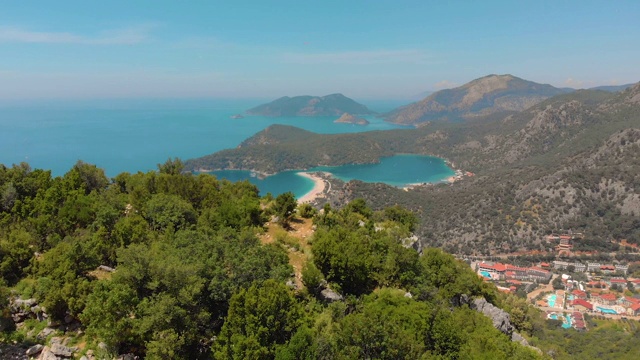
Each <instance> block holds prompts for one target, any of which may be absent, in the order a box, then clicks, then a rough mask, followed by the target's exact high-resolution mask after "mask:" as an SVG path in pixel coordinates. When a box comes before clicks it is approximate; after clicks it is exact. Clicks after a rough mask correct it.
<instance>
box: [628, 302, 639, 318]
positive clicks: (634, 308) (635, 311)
mask: <svg viewBox="0 0 640 360" xmlns="http://www.w3.org/2000/svg"><path fill="white" fill-rule="evenodd" d="M627 314H629V315H631V316H640V304H633V305H631V306H630V307H628V308H627Z"/></svg>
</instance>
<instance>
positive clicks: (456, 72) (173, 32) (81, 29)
mask: <svg viewBox="0 0 640 360" xmlns="http://www.w3.org/2000/svg"><path fill="white" fill-rule="evenodd" d="M639 13H640V3H639V2H637V1H617V2H615V3H610V2H604V1H565V2H561V3H558V2H556V1H528V2H518V3H513V2H511V1H490V2H480V3H464V4H461V3H441V2H425V1H404V2H396V3H389V2H367V1H350V2H342V1H340V2H339V1H325V2H323V3H322V4H316V5H314V6H310V5H308V4H304V3H301V2H299V1H280V2H278V3H277V5H272V4H267V3H264V2H257V1H238V2H233V3H228V2H217V1H194V2H190V3H189V4H188V5H184V4H179V3H175V2H170V1H137V2H135V3H131V2H128V1H110V2H108V3H93V2H91V3H87V2H86V1H79V0H66V1H60V2H56V3H55V5H50V6H41V5H39V4H30V3H27V2H15V3H14V2H9V3H6V4H3V11H2V13H0V58H1V59H2V60H0V82H1V83H2V84H3V86H2V87H0V101H5V102H6V101H14V100H18V99H114V98H115V99H122V98H156V99H167V98H227V99H247V98H248V99H274V98H277V97H281V96H285V95H287V96H295V95H303V94H308V95H326V94H331V93H343V94H345V95H346V96H348V97H351V98H354V99H357V100H365V99H371V100H415V99H416V97H417V96H418V95H419V94H422V93H424V92H426V91H437V90H440V89H444V88H451V87H455V86H459V85H462V84H464V83H466V82H469V81H471V80H473V79H476V78H479V77H482V76H486V75H488V74H512V75H514V76H517V77H520V78H523V79H526V80H531V81H535V82H538V83H543V84H551V85H553V86H556V87H572V88H591V87H595V86H601V85H621V84H627V83H635V82H637V81H640V69H638V67H637V63H638V60H639V59H640V48H638V47H636V46H634V45H633V44H635V43H636V42H637V39H638V37H639V36H640V27H638V26H637V14H639ZM96 15H97V16H96Z"/></svg>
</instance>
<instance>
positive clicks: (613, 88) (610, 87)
mask: <svg viewBox="0 0 640 360" xmlns="http://www.w3.org/2000/svg"><path fill="white" fill-rule="evenodd" d="M633 85H634V84H625V85H604V86H596V87H592V88H590V89H589V90H602V91H606V92H620V91H623V90H626V89H628V88H630V87H632V86H633Z"/></svg>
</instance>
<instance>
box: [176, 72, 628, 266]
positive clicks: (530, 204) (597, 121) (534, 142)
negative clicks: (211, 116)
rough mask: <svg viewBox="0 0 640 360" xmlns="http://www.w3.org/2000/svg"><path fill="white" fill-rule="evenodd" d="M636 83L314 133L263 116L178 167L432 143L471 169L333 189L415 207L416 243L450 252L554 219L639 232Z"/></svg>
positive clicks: (264, 165)
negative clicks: (218, 147) (412, 185)
mask: <svg viewBox="0 0 640 360" xmlns="http://www.w3.org/2000/svg"><path fill="white" fill-rule="evenodd" d="M639 126H640V84H635V85H634V86H632V87H630V88H628V89H627V90H625V91H623V92H620V93H614V94H612V93H607V92H603V91H593V90H583V91H576V92H574V93H571V94H565V95H560V96H556V97H553V98H550V99H548V100H545V101H543V102H542V103H540V104H538V105H535V106H533V107H531V108H529V109H527V110H525V111H523V112H520V113H516V114H511V115H509V116H506V117H505V116H497V115H491V116H487V117H485V118H484V119H483V120H482V121H476V122H473V123H471V124H443V123H433V124H430V125H429V126H424V127H421V128H418V129H411V130H391V131H377V132H367V133H358V134H335V135H321V134H313V133H309V132H306V131H304V130H299V129H293V128H290V127H284V126H279V125H274V126H272V127H270V128H268V129H266V130H264V131H263V132H260V133H258V134H256V135H255V136H254V137H252V138H250V139H248V140H247V141H245V142H244V143H243V144H241V146H240V147H239V148H237V149H231V150H224V151H221V152H218V153H215V154H212V155H209V156H206V157H202V158H198V159H193V160H189V161H187V163H186V165H187V169H189V170H193V169H200V168H204V169H218V168H236V169H252V170H258V171H263V172H267V173H273V172H277V171H281V170H284V169H305V168H310V167H313V166H316V165H342V164H351V163H373V162H377V161H378V160H379V158H380V157H382V156H390V155H394V154H397V153H415V154H426V155H434V156H439V157H443V158H446V159H448V160H449V161H451V163H452V164H454V166H455V167H456V168H459V169H463V170H469V171H472V172H474V173H476V176H475V177H473V178H466V179H465V180H464V181H461V182H459V183H456V184H454V185H453V186H447V185H439V186H428V187H418V188H416V189H414V190H413V191H410V192H405V191H402V190H399V189H395V188H392V187H389V186H385V185H381V184H365V183H362V182H358V181H353V182H350V183H348V184H346V185H345V186H344V188H342V189H339V187H337V186H334V187H332V189H334V190H335V189H338V190H339V191H341V194H340V196H336V197H335V198H338V199H341V201H338V202H334V205H339V204H342V203H343V202H344V201H348V200H349V199H354V198H358V197H362V198H366V199H367V200H368V201H369V203H370V204H372V205H373V206H374V207H375V208H382V207H384V206H388V205H392V204H403V205H404V206H406V207H409V208H411V209H412V210H415V211H417V212H418V213H419V214H420V217H421V219H422V223H421V227H420V229H418V231H417V232H418V234H419V235H420V238H421V241H423V242H424V244H425V245H430V246H433V245H439V246H445V248H446V249H448V250H449V251H450V252H453V253H458V254H472V253H474V254H485V255H487V254H496V253H508V252H512V251H517V250H526V249H529V250H542V249H546V248H548V247H549V244H547V243H546V242H545V241H544V240H543V237H544V235H546V234H548V233H550V232H554V231H559V230H561V229H573V230H574V231H577V232H583V233H585V234H587V236H588V237H589V239H590V240H591V241H592V243H593V246H592V247H590V248H587V249H585V250H606V249H607V245H606V244H607V243H609V240H611V239H614V240H620V239H626V240H628V241H630V242H632V243H636V244H638V243H640V233H639V231H640V230H639V229H640V225H639V224H638V216H639V215H640V183H638V176H637V174H639V173H640V163H638V159H640V128H639Z"/></svg>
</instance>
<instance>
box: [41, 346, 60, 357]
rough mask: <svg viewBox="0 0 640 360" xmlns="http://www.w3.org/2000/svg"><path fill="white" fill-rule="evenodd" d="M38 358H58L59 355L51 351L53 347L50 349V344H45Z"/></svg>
mask: <svg viewBox="0 0 640 360" xmlns="http://www.w3.org/2000/svg"><path fill="white" fill-rule="evenodd" d="M38 360H58V357H57V356H56V354H54V353H53V352H51V349H49V347H48V346H45V347H44V348H43V349H42V352H41V353H40V356H38Z"/></svg>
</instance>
